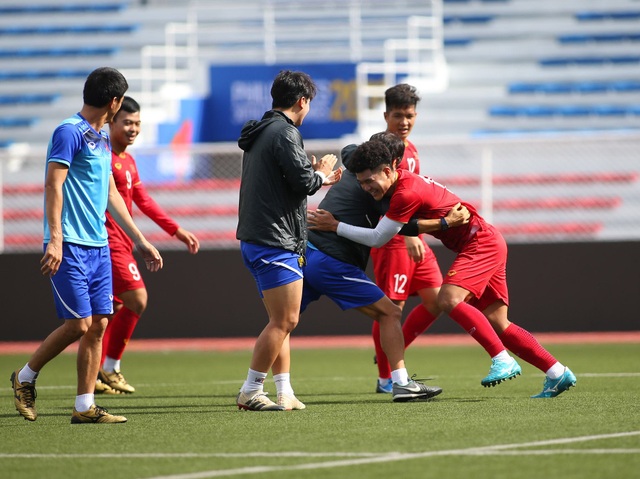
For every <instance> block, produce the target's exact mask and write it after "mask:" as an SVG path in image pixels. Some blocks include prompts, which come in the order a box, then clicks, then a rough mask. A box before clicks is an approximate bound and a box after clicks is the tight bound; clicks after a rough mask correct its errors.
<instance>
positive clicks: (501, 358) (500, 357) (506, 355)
mask: <svg viewBox="0 0 640 479" xmlns="http://www.w3.org/2000/svg"><path fill="white" fill-rule="evenodd" d="M510 357H511V356H509V353H508V352H507V350H506V349H503V350H502V351H500V352H499V353H498V354H496V355H495V356H494V357H492V358H491V359H497V360H499V361H508V360H509V358H510Z"/></svg>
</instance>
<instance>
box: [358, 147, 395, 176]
mask: <svg viewBox="0 0 640 479" xmlns="http://www.w3.org/2000/svg"><path fill="white" fill-rule="evenodd" d="M392 161H393V158H392V156H391V152H390V151H389V148H387V146H386V145H385V144H384V143H382V142H381V141H375V140H374V141H371V140H369V141H365V142H364V143H362V144H361V145H359V146H358V148H356V151H354V152H353V155H352V156H351V160H350V161H349V165H348V169H349V171H350V172H351V173H361V172H363V171H365V170H372V171H373V170H375V169H377V168H378V167H379V166H381V165H385V166H391V163H392Z"/></svg>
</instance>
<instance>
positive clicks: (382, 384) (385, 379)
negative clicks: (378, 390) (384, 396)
mask: <svg viewBox="0 0 640 479" xmlns="http://www.w3.org/2000/svg"><path fill="white" fill-rule="evenodd" d="M387 381H389V378H378V384H379V385H380V386H384V385H385V384H387Z"/></svg>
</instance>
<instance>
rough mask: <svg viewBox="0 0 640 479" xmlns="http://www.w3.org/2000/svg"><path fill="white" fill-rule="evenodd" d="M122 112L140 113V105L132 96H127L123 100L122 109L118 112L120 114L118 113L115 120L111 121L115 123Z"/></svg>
mask: <svg viewBox="0 0 640 479" xmlns="http://www.w3.org/2000/svg"><path fill="white" fill-rule="evenodd" d="M121 111H124V112H126V113H138V112H139V111H140V105H139V104H138V102H137V101H135V100H134V99H133V98H131V97H130V96H125V97H124V99H123V100H122V106H121V107H120V109H119V110H118V113H116V115H115V116H114V117H113V120H111V121H115V119H116V118H117V117H118V115H119V114H120V112H121Z"/></svg>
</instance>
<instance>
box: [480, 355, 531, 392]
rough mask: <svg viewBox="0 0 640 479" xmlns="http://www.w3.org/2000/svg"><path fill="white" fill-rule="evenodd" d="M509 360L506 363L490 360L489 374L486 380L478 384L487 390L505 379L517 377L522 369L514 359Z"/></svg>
mask: <svg viewBox="0 0 640 479" xmlns="http://www.w3.org/2000/svg"><path fill="white" fill-rule="evenodd" d="M509 359H510V360H508V361H500V360H497V359H492V360H491V369H490V370H489V374H488V375H487V377H486V378H484V379H483V380H482V381H480V384H482V385H483V386H484V387H485V388H487V387H491V386H496V385H498V384H500V383H501V382H502V381H506V380H507V379H513V378H515V377H516V376H519V375H520V373H521V372H522V368H521V367H520V365H519V364H518V363H517V362H516V360H515V359H513V358H511V357H510V358H509Z"/></svg>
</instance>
